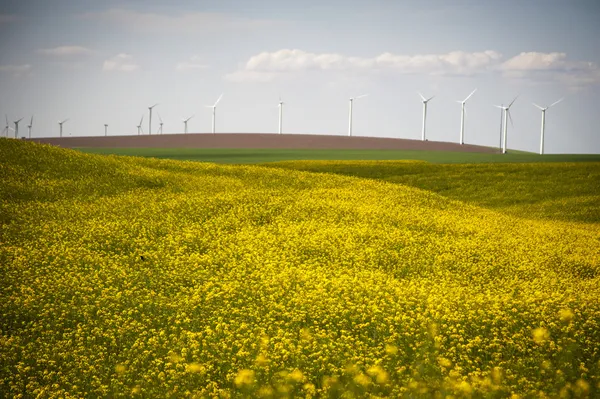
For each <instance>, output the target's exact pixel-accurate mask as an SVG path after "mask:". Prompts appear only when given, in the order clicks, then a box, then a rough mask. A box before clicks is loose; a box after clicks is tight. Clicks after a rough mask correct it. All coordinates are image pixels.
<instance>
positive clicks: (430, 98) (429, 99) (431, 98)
mask: <svg viewBox="0 0 600 399" xmlns="http://www.w3.org/2000/svg"><path fill="white" fill-rule="evenodd" d="M434 97H435V96H431V97H429V98H428V99H427V102H429V101H431V100H433V98H434Z"/></svg>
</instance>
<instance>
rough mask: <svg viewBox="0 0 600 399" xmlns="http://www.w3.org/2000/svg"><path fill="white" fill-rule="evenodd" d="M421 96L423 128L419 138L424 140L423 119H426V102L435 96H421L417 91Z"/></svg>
mask: <svg viewBox="0 0 600 399" xmlns="http://www.w3.org/2000/svg"><path fill="white" fill-rule="evenodd" d="M418 94H419V96H421V100H422V101H423V129H422V131H421V140H422V141H425V121H426V119H427V103H428V102H429V101H431V100H432V99H433V97H435V96H431V97H429V98H425V97H423V95H422V94H421V93H418Z"/></svg>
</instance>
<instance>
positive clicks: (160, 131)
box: [156, 114, 163, 134]
mask: <svg viewBox="0 0 600 399" xmlns="http://www.w3.org/2000/svg"><path fill="white" fill-rule="evenodd" d="M158 120H159V122H160V123H159V124H158V132H156V133H157V134H162V133H163V121H162V118H161V117H160V114H158Z"/></svg>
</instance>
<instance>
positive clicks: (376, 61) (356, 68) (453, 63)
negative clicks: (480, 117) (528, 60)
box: [226, 49, 502, 81]
mask: <svg viewBox="0 0 600 399" xmlns="http://www.w3.org/2000/svg"><path fill="white" fill-rule="evenodd" d="M501 57H502V55H501V54H500V53H498V52H495V51H484V52H476V53H467V52H463V51H453V52H450V53H447V54H425V55H396V54H392V53H383V54H381V55H378V56H376V57H372V58H364V57H350V56H345V55H342V54H337V53H323V54H316V53H309V52H306V51H303V50H298V49H293V50H290V49H283V50H279V51H275V52H263V53H260V54H258V55H255V56H253V57H251V58H250V59H249V60H248V61H247V62H246V63H245V65H244V66H243V67H242V68H241V69H240V70H238V71H237V72H234V73H232V74H229V75H226V78H228V79H230V80H237V81H240V80H243V79H244V78H248V79H249V80H253V81H256V80H260V79H265V80H267V79H269V78H272V77H274V76H275V75H273V74H281V73H299V72H304V71H345V72H359V73H365V72H377V71H392V72H397V73H403V74H414V73H423V74H431V75H449V74H452V75H474V74H477V73H481V72H485V71H487V70H489V69H491V68H493V67H494V66H495V65H496V64H497V63H498V61H499V60H500V58H501ZM259 75H265V76H259Z"/></svg>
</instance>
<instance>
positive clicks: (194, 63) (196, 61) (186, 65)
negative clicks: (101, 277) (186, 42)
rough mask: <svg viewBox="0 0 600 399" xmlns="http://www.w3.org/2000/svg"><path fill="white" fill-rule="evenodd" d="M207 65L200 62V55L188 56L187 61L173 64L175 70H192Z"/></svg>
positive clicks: (203, 67)
mask: <svg viewBox="0 0 600 399" xmlns="http://www.w3.org/2000/svg"><path fill="white" fill-rule="evenodd" d="M206 68H208V65H206V64H204V63H203V62H202V57H199V56H197V55H195V56H193V57H190V59H189V60H188V61H184V62H180V63H179V64H177V65H176V66H175V70H177V71H192V70H199V69H206Z"/></svg>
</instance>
